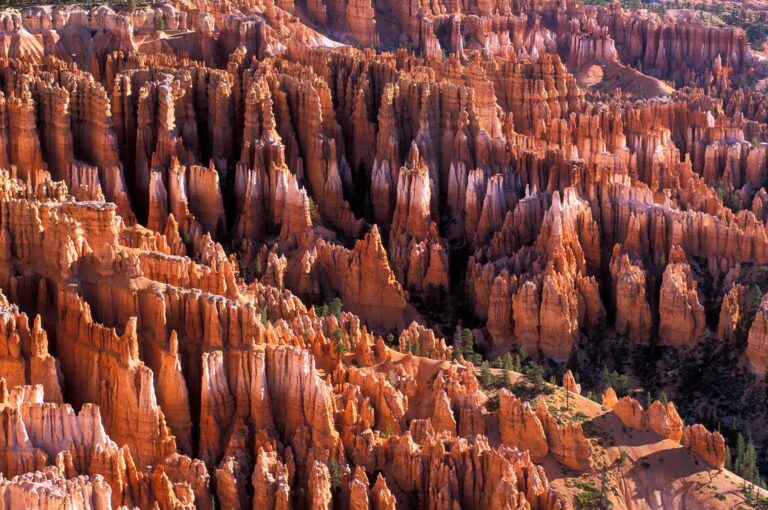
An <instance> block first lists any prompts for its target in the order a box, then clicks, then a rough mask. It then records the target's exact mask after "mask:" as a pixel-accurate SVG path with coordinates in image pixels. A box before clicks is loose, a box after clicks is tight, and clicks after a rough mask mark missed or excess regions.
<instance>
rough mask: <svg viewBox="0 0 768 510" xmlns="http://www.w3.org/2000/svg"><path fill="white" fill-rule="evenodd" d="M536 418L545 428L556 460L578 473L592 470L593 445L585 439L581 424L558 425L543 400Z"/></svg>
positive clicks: (550, 450) (539, 404)
mask: <svg viewBox="0 0 768 510" xmlns="http://www.w3.org/2000/svg"><path fill="white" fill-rule="evenodd" d="M536 417H537V418H538V419H539V421H540V422H541V425H542V427H543V428H544V433H545V434H546V436H547V444H548V445H549V452H550V453H551V454H552V456H553V457H554V458H555V460H557V461H558V462H559V463H561V464H563V465H564V466H567V467H569V468H571V469H574V470H576V471H589V470H590V469H592V443H590V442H589V440H587V438H586V437H584V431H583V430H582V428H581V425H580V424H576V423H566V424H565V425H563V426H560V425H558V424H557V421H556V420H555V418H554V417H553V416H552V415H551V414H550V413H549V410H548V409H547V404H546V403H545V402H544V400H543V399H539V403H538V405H537V407H536Z"/></svg>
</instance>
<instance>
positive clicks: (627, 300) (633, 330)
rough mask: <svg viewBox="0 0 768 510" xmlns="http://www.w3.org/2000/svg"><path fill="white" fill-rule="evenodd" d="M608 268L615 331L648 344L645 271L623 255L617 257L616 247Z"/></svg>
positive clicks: (648, 317) (649, 336)
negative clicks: (612, 298) (611, 284)
mask: <svg viewBox="0 0 768 510" xmlns="http://www.w3.org/2000/svg"><path fill="white" fill-rule="evenodd" d="M610 269H611V277H612V278H613V297H614V300H615V303H614V306H615V307H616V322H615V327H616V332H617V333H619V334H622V335H627V336H628V337H629V338H631V339H632V340H635V341H637V342H647V341H649V340H650V338H651V328H652V325H653V323H652V316H651V307H650V306H649V304H648V298H647V296H646V288H647V287H646V277H645V272H644V271H643V269H642V267H640V266H638V265H635V264H632V262H631V261H630V259H629V257H628V256H627V255H621V254H620V251H619V246H618V245H617V246H615V247H614V249H613V258H612V259H611V266H610Z"/></svg>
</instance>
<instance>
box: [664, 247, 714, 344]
mask: <svg viewBox="0 0 768 510" xmlns="http://www.w3.org/2000/svg"><path fill="white" fill-rule="evenodd" d="M705 327H706V323H705V320H704V307H703V306H702V305H701V304H700V302H699V295H698V292H697V288H696V280H694V279H693V275H692V274H691V268H690V266H689V265H688V263H687V262H686V260H685V252H683V250H682V249H681V248H679V247H674V248H672V250H671V251H670V253H669V262H668V263H667V268H666V269H665V270H664V276H663V279H662V282H661V296H660V298H659V338H661V341H662V342H664V343H666V344H669V345H677V346H680V345H691V344H693V343H696V342H698V341H699V340H700V339H701V338H702V336H703V333H704V328H705Z"/></svg>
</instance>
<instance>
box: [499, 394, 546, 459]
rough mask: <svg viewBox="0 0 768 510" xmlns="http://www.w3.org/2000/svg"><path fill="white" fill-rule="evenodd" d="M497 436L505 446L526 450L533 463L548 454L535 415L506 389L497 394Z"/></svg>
mask: <svg viewBox="0 0 768 510" xmlns="http://www.w3.org/2000/svg"><path fill="white" fill-rule="evenodd" d="M499 436H501V442H502V443H504V444H505V445H507V446H514V447H516V448H519V449H527V450H528V452H529V453H530V455H531V460H533V461H534V462H542V461H543V460H544V458H545V457H546V456H547V453H549V445H548V444H547V437H546V435H545V434H544V428H543V426H542V424H541V422H540V421H539V418H538V417H537V415H536V413H535V412H534V411H533V409H531V406H530V405H529V404H528V403H527V402H525V403H524V402H521V401H520V400H519V399H518V398H517V397H515V396H514V395H513V394H511V393H510V392H509V391H507V390H506V389H502V390H501V391H500V392H499Z"/></svg>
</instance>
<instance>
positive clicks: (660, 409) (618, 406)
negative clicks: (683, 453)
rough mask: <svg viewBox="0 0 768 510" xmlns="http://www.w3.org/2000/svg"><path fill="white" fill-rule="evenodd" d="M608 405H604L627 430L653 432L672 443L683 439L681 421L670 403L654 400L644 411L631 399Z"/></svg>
mask: <svg viewBox="0 0 768 510" xmlns="http://www.w3.org/2000/svg"><path fill="white" fill-rule="evenodd" d="M608 400H609V401H610V400H611V399H610V398H609V399H608ZM609 403H611V402H606V403H604V405H606V407H610V409H611V410H613V412H614V413H615V414H616V416H617V417H618V418H619V420H620V421H621V423H622V424H623V425H624V426H625V427H627V428H631V429H640V430H643V429H645V430H653V431H654V432H656V433H657V434H659V435H660V436H661V437H663V438H664V439H671V440H672V441H680V439H681V438H682V437H683V421H682V420H681V419H680V416H679V415H678V414H677V410H676V409H675V406H674V404H673V403H672V402H667V403H661V402H660V401H658V400H654V401H653V403H652V404H651V405H650V406H649V407H648V409H646V410H643V406H642V405H640V403H639V402H638V401H637V400H635V399H634V398H632V397H622V398H620V399H619V400H618V401H617V402H616V403H615V404H612V405H611V406H608V405H607V404H609Z"/></svg>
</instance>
